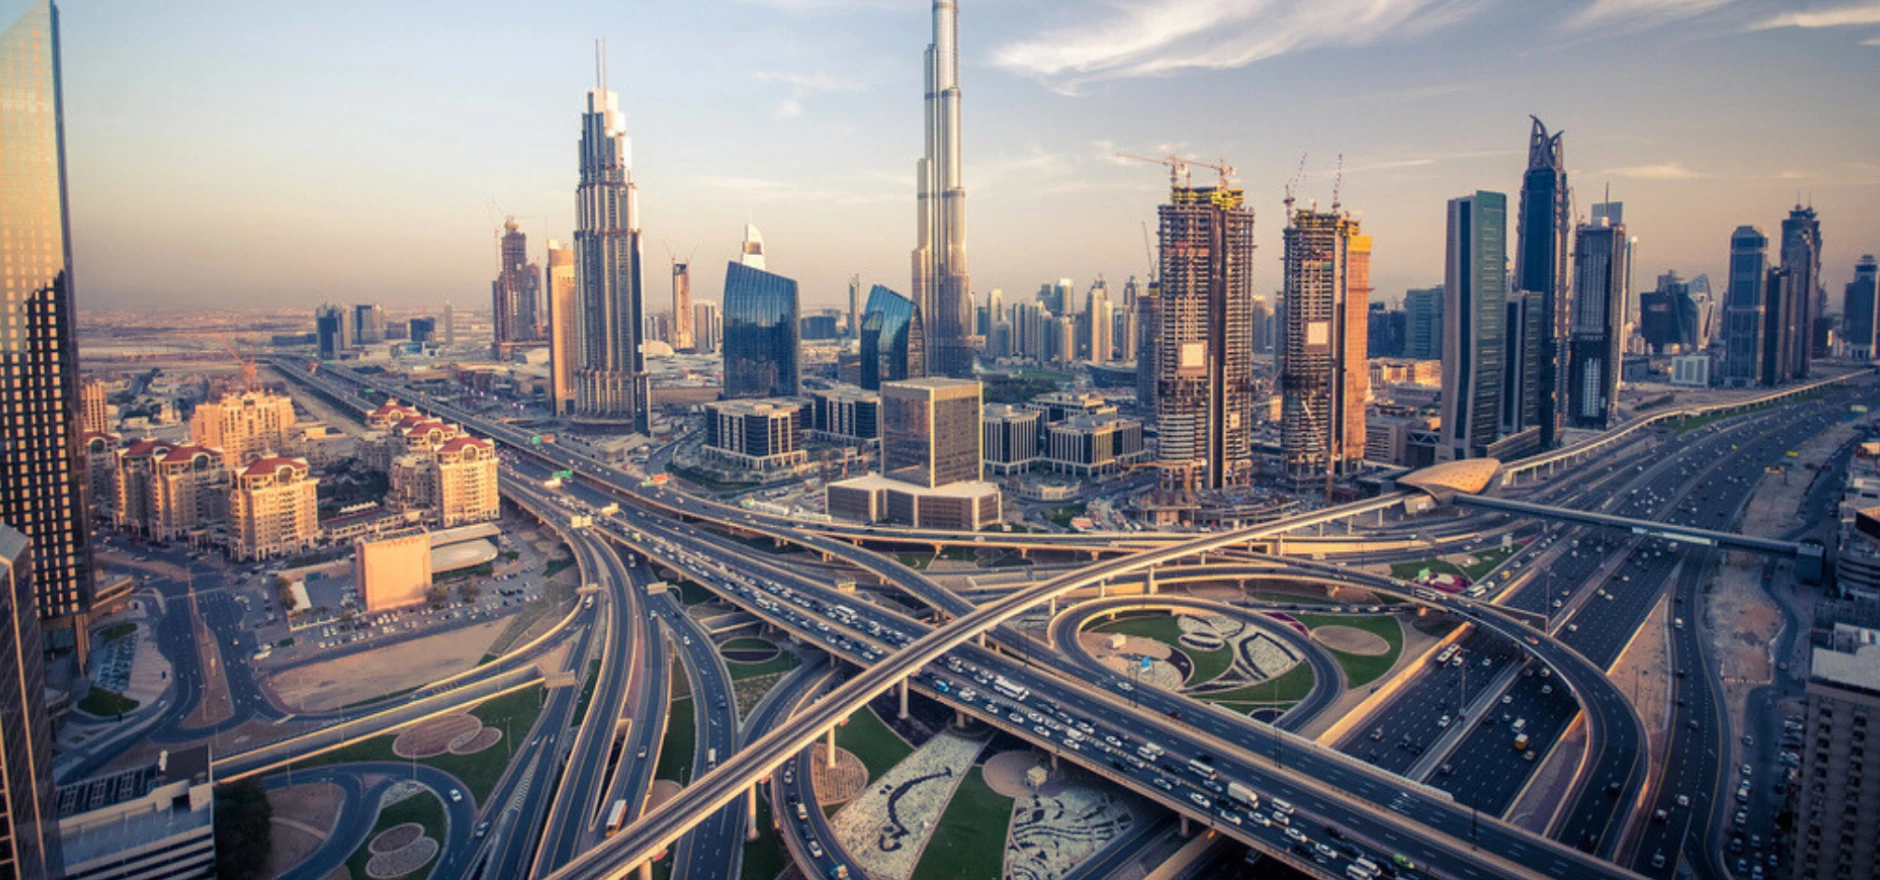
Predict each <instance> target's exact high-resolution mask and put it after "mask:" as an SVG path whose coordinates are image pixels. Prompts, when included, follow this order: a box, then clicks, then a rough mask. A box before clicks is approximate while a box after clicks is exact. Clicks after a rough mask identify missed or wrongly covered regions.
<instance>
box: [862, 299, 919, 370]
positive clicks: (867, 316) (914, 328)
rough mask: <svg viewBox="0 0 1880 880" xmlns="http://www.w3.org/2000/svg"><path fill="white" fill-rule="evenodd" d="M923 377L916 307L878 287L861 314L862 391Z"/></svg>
mask: <svg viewBox="0 0 1880 880" xmlns="http://www.w3.org/2000/svg"><path fill="white" fill-rule="evenodd" d="M926 375H927V329H926V326H925V324H924V322H922V321H921V315H920V306H918V305H916V304H915V303H914V301H913V300H911V299H908V298H907V297H904V296H902V295H900V294H898V293H895V292H894V291H892V290H889V289H888V288H886V287H883V286H881V285H879V284H877V285H875V287H874V289H873V290H870V291H869V292H868V310H867V311H866V312H864V313H863V314H862V387H863V388H867V389H869V390H870V391H879V390H880V389H881V383H883V382H899V381H901V380H902V379H919V378H922V377H924V376H926Z"/></svg>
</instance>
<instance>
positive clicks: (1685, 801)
mask: <svg viewBox="0 0 1880 880" xmlns="http://www.w3.org/2000/svg"><path fill="white" fill-rule="evenodd" d="M1690 805H1691V796H1690V795H1688V794H1681V795H1678V806H1680V807H1688V806H1690Z"/></svg>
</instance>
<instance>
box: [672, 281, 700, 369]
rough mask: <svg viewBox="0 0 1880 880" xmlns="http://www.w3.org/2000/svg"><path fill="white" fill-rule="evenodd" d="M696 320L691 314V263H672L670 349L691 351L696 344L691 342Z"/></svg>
mask: <svg viewBox="0 0 1880 880" xmlns="http://www.w3.org/2000/svg"><path fill="white" fill-rule="evenodd" d="M696 320H697V318H696V316H694V315H693V314H692V262H691V261H690V260H678V259H675V260H673V261H672V349H673V350H674V351H693V350H694V349H695V347H696V345H697V343H695V342H693V330H692V328H693V325H694V322H695V321H696Z"/></svg>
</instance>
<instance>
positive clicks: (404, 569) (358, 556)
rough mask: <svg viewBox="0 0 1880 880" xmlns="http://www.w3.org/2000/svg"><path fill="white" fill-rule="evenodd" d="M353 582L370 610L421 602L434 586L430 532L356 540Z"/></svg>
mask: <svg viewBox="0 0 1880 880" xmlns="http://www.w3.org/2000/svg"><path fill="white" fill-rule="evenodd" d="M353 583H354V584H355V585H357V586H358V588H359V597H360V599H361V600H362V601H364V602H365V603H366V611H367V612H377V611H384V610H386V609H388V608H403V607H406V606H410V605H417V604H420V603H422V602H423V601H424V591H425V590H428V589H430V587H431V535H430V534H429V533H428V532H414V533H411V534H407V535H400V536H397V537H392V538H383V539H380V540H377V541H366V540H358V541H354V542H353Z"/></svg>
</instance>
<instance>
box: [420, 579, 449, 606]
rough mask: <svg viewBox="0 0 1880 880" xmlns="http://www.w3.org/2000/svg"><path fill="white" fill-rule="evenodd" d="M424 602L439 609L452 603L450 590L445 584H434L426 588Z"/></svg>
mask: <svg viewBox="0 0 1880 880" xmlns="http://www.w3.org/2000/svg"><path fill="white" fill-rule="evenodd" d="M424 601H426V602H429V603H431V604H432V605H435V606H437V607H439V608H442V607H444V604H445V603H447V602H449V601H450V588H449V587H446V586H444V585H443V584H432V585H430V586H428V587H425V588H424Z"/></svg>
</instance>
